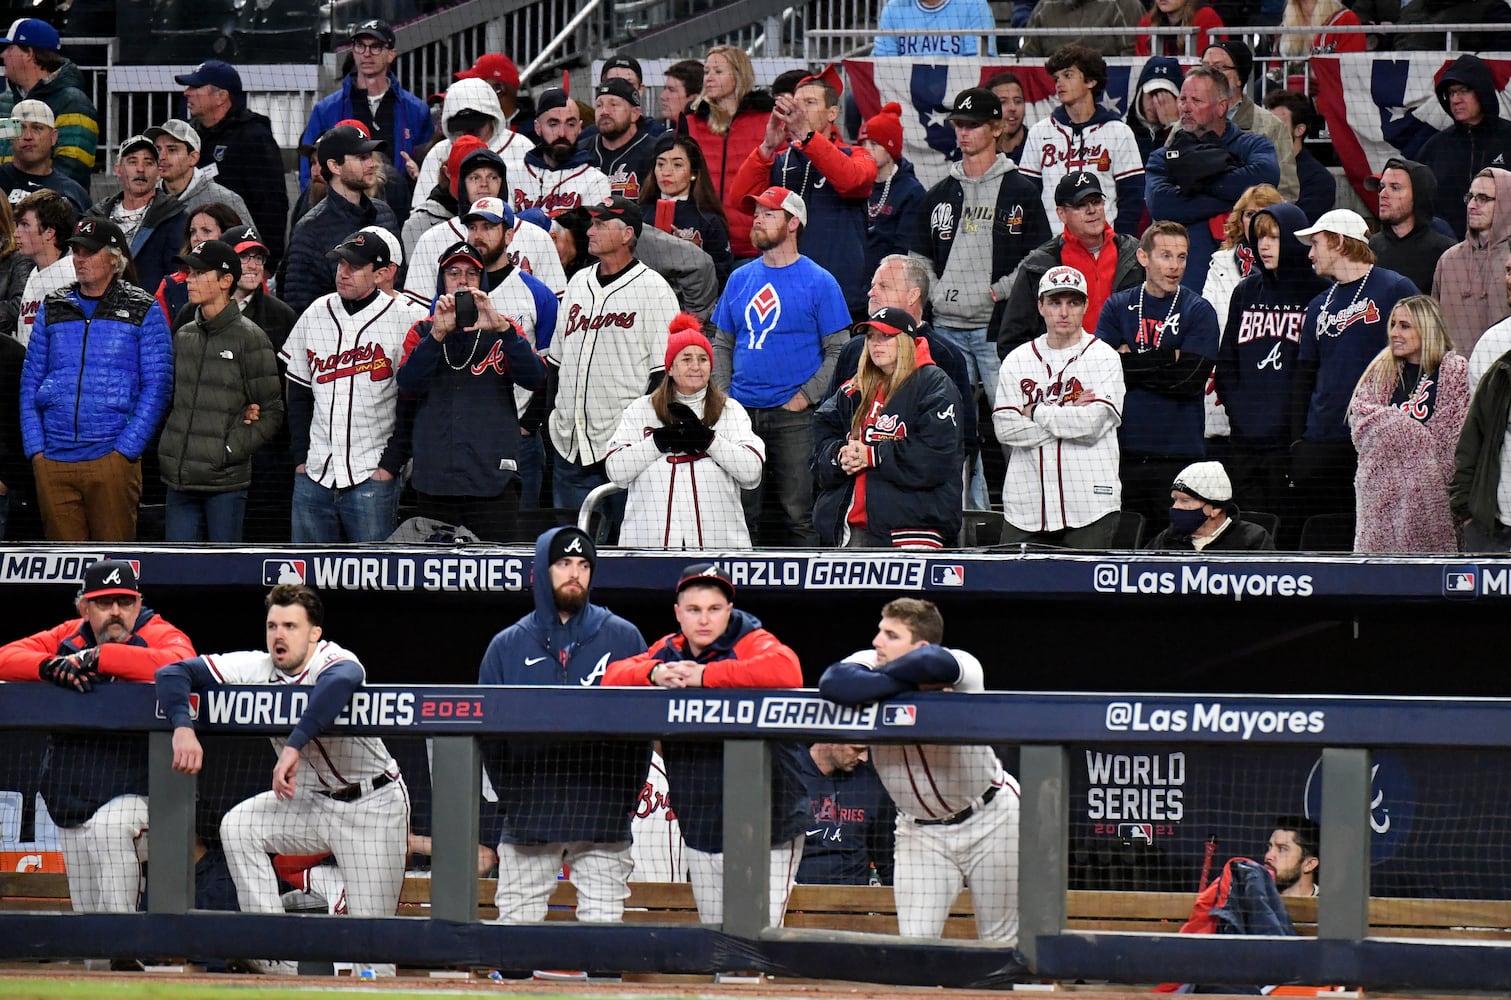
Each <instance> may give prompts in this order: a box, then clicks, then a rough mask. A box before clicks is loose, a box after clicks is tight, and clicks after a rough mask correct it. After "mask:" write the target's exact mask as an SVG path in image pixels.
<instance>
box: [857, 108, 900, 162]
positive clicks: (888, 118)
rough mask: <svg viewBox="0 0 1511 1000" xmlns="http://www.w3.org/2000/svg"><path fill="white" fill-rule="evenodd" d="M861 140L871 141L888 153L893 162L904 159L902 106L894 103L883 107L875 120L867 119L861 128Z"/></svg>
mask: <svg viewBox="0 0 1511 1000" xmlns="http://www.w3.org/2000/svg"><path fill="white" fill-rule="evenodd" d="M860 138H861V141H862V142H864V141H866V140H867V139H870V140H871V141H872V142H874V143H876V144H877V145H878V146H880V147H881V148H882V149H885V150H886V151H887V155H888V156H890V157H891V158H892V159H893V161H894V162H895V161H898V160H901V159H902V105H901V104H898V103H897V102H896V101H893V102H892V103H891V104H886V105H883V106H882V109H881V112H880V113H879V114H877V116H876V117H875V118H867V119H866V123H865V124H864V125H862V126H861V127H860Z"/></svg>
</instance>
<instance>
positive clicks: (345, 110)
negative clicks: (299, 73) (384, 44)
mask: <svg viewBox="0 0 1511 1000" xmlns="http://www.w3.org/2000/svg"><path fill="white" fill-rule="evenodd" d="M356 80H357V74H355V73H348V74H347V75H346V77H345V78H343V79H342V81H341V87H340V89H338V90H337V91H335V92H334V93H331V94H326V95H325V96H324V97H322V98H321V99H320V100H319V101H317V102H315V107H314V109H313V110H312V111H310V120H309V124H308V125H306V126H305V127H304V135H303V136H301V137H300V139H299V144H300V145H301V146H313V145H315V143H316V142H317V141H318V140H319V138H320V137H321V136H322V135H324V134H325V133H326V132H328V131H329V130H330V129H333V128H335V127H336V123H337V122H340V121H345V120H347V119H348V118H350V119H353V120H355V121H359V122H362V123H363V124H364V125H366V126H368V128H369V130H370V131H371V132H372V137H373V138H374V139H382V140H383V141H384V142H386V143H387V144H388V146H387V148H386V149H385V150H384V152H387V153H388V155H389V156H390V157H392V159H393V167H394V169H395V170H397V171H398V172H399V175H400V176H403V177H407V176H408V175H407V174H406V173H405V172H404V156H403V154H405V153H408V154H410V155H411V156H414V151H415V150H416V149H422V148H424V147H425V145H426V144H427V143H429V142H430V140H431V139H432V138H434V137H435V122H434V121H433V120H432V119H431V117H430V108H429V106H428V105H426V103H425V102H424V101H423V100H421V99H420V98H418V97H416V96H415V95H414V94H411V93H410V92H409V91H407V90H405V89H404V88H403V87H401V86H399V75H398V74H397V73H395V72H394V71H393V70H389V71H388V92H387V93H386V94H384V95H383V100H382V101H380V102H379V103H378V114H377V118H376V120H374V116H373V114H372V112H371V111H370V110H369V107H370V105H369V104H368V101H367V95H366V94H363V95H362V98H361V100H358V101H353V100H352V85H353V84H354V83H356ZM390 118H391V119H392V121H391V123H390V122H388V119H390ZM385 124H391V125H392V129H393V130H392V131H391V132H389V131H384V129H383V126H384V125H385ZM422 159H423V157H420V156H415V162H419V161H420V160H422ZM309 186H310V161H309V158H308V157H304V156H301V157H300V158H299V189H300V190H301V191H302V190H304V189H305V188H307V187H309Z"/></svg>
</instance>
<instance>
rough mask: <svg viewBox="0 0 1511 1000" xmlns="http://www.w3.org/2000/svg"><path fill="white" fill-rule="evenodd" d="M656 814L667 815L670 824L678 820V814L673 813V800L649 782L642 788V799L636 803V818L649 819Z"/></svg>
mask: <svg viewBox="0 0 1511 1000" xmlns="http://www.w3.org/2000/svg"><path fill="white" fill-rule="evenodd" d="M656 813H665V814H666V821H667V822H668V823H670V822H671V821H672V820H674V819H676V818H677V815H676V813H674V812H672V803H671V800H670V799H668V798H667V797H666V794H665V793H664V792H658V791H656V789H655V788H654V787H652V786H651V783H650V782H649V781H647V782H646V783H645V784H644V785H642V786H641V788H640V799H639V800H638V801H637V802H636V803H635V818H636V819H648V818H649V817H651V816H652V815H654V814H656Z"/></svg>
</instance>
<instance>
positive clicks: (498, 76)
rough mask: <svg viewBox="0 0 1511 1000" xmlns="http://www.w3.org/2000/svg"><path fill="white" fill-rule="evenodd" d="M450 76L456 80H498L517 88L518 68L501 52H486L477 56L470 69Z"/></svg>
mask: <svg viewBox="0 0 1511 1000" xmlns="http://www.w3.org/2000/svg"><path fill="white" fill-rule="evenodd" d="M452 75H453V76H455V77H456V78H457V79H458V80H498V81H499V82H500V83H507V84H508V85H509V86H511V87H518V86H519V67H517V66H515V65H514V60H513V59H510V58H509V57H508V56H506V55H504V54H503V53H502V52H488V53H485V54H483V55H481V56H478V58H477V62H475V63H473V64H472V68H471V69H464V70H462V71H461V72H460V73H453V74H452Z"/></svg>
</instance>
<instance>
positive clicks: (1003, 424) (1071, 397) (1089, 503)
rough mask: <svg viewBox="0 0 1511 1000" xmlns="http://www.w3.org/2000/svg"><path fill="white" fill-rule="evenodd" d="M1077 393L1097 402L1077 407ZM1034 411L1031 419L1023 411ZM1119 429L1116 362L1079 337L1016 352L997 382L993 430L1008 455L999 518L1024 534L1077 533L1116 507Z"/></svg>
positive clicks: (1119, 369)
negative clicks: (1070, 343) (1068, 344)
mask: <svg viewBox="0 0 1511 1000" xmlns="http://www.w3.org/2000/svg"><path fill="white" fill-rule="evenodd" d="M1083 394H1090V395H1092V396H1095V399H1096V401H1095V402H1092V403H1089V404H1086V403H1082V404H1078V403H1077V401H1078V400H1080V399H1081V398H1082V396H1083ZM1030 403H1034V404H1036V405H1035V406H1034V409H1033V414H1032V417H1031V418H1030V417H1025V416H1024V415H1023V411H1024V410H1025V409H1027V407H1028V405H1029V404H1030ZM1122 422H1123V362H1122V359H1121V358H1119V357H1118V353H1117V351H1114V350H1113V349H1112V348H1111V347H1108V346H1107V345H1106V344H1105V343H1103V342H1102V341H1100V340H1098V339H1097V338H1095V337H1093V336H1092V335H1091V334H1089V333H1087V332H1086V331H1084V330H1082V331H1081V339H1080V341H1079V342H1078V343H1076V344H1075V345H1073V346H1071V347H1069V348H1065V349H1063V350H1058V351H1056V350H1051V349H1050V347H1049V335H1048V334H1045V335H1043V336H1040V337H1037V338H1035V339H1034V340H1031V341H1029V342H1028V343H1026V344H1024V345H1022V346H1021V347H1018V348H1017V349H1016V350H1014V351H1013V352H1012V353H1011V354H1009V355H1008V356H1007V358H1006V359H1005V360H1004V361H1003V362H1002V370H1001V372H1000V373H999V374H998V377H997V396H996V407H995V409H993V411H992V428H993V429H994V430H995V431H996V432H997V440H998V441H1001V442H1002V443H1003V444H1005V445H1008V446H1009V447H1011V448H1012V454H1011V456H1010V457H1009V458H1008V461H1007V481H1006V483H1005V484H1004V485H1003V487H1002V502H1003V508H1004V509H1003V513H1004V514H1005V515H1006V517H1007V521H1008V523H1009V524H1012V525H1013V526H1014V527H1017V528H1021V529H1023V530H1025V531H1060V530H1062V529H1064V528H1082V527H1085V526H1086V525H1088V524H1090V523H1091V522H1092V521H1095V520H1097V519H1098V518H1100V517H1103V516H1105V515H1107V514H1109V513H1111V512H1112V511H1115V510H1117V509H1118V508H1119V507H1121V506H1122V504H1123V485H1122V480H1121V479H1119V478H1118V458H1119V451H1118V435H1117V429H1118V425H1119V424H1121V423H1122Z"/></svg>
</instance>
